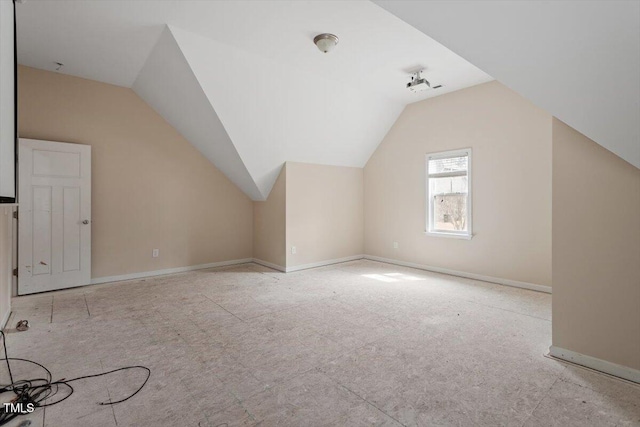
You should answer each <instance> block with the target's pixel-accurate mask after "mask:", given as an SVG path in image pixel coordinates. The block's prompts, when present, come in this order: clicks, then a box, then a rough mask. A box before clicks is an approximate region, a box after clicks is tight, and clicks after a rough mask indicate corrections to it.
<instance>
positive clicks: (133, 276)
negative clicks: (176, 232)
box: [90, 258, 253, 285]
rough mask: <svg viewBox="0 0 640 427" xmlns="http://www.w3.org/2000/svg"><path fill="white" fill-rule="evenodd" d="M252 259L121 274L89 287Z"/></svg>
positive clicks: (94, 281) (94, 280) (97, 279)
mask: <svg viewBox="0 0 640 427" xmlns="http://www.w3.org/2000/svg"><path fill="white" fill-rule="evenodd" d="M252 261H253V259H252V258H243V259H232V260H229V261H220V262H211V263H209V264H198V265H190V266H187V267H175V268H167V269H164V270H155V271H143V272H141V273H131V274H123V275H120V276H107V277H96V278H93V279H91V282H90V284H91V285H97V284H100V283H108V282H122V281H123V280H134V279H142V278H145V277H153V276H164V275H165V274H174V273H184V272H185V271H194V270H203V269H205V268H215V267H225V266H227V265H236V264H246V263H249V262H252Z"/></svg>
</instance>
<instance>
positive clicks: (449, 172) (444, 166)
mask: <svg viewBox="0 0 640 427" xmlns="http://www.w3.org/2000/svg"><path fill="white" fill-rule="evenodd" d="M470 164H471V149H465V150H457V151H448V152H445V153H435V154H429V155H427V177H428V178H427V179H428V183H427V188H428V193H429V194H428V203H429V206H428V212H429V215H428V216H429V218H428V224H427V230H428V232H430V233H437V234H451V235H454V236H462V237H470V236H471V198H470V197H469V193H470V181H471V180H470V173H471V168H470Z"/></svg>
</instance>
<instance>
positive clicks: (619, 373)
mask: <svg viewBox="0 0 640 427" xmlns="http://www.w3.org/2000/svg"><path fill="white" fill-rule="evenodd" d="M549 355H550V356H551V357H555V358H557V359H561V360H564V361H566V362H571V363H575V364H577V365H581V366H584V367H587V368H590V369H595V370H596V371H600V372H604V373H605V374H609V375H613V376H614V377H619V378H622V379H625V380H628V381H632V382H634V383H640V371H639V370H637V369H633V368H629V367H628V366H622V365H618V364H617V363H612V362H607V361H606V360H602V359H598V358H596V357H592V356H587V355H586V354H581V353H577V352H575V351H571V350H567V349H564V348H560V347H556V346H554V345H552V346H551V347H549Z"/></svg>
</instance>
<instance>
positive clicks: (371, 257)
mask: <svg viewBox="0 0 640 427" xmlns="http://www.w3.org/2000/svg"><path fill="white" fill-rule="evenodd" d="M364 258H365V259H368V260H371V261H379V262H385V263H387V264H395V265H401V266H403V267H411V268H417V269H418V270H426V271H432V272H434V273H442V274H449V275H451V276H458V277H464V278H466V279H473V280H480V281H482V282H490V283H496V284H498V285H505V286H512V287H514V288H522V289H529V290H531V291H538V292H545V293H547V294H550V293H551V286H545V285H537V284H535V283H527V282H519V281H517V280H510V279H501V278H499V277H491V276H483V275H481V274H475V273H467V272H464V271H457V270H449V269H447V268H440V267H431V266H429V265H423V264H416V263H413V262H406V261H399V260H396V259H390V258H383V257H379V256H374V255H365V256H364Z"/></svg>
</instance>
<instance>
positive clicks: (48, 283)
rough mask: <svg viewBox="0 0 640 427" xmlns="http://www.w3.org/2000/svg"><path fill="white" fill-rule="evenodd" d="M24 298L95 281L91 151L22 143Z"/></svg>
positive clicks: (20, 187)
mask: <svg viewBox="0 0 640 427" xmlns="http://www.w3.org/2000/svg"><path fill="white" fill-rule="evenodd" d="M18 155H19V163H18V166H19V168H20V169H19V172H18V174H19V181H18V203H19V205H18V294H19V295H24V294H31V293H34V292H44V291H51V290H54V289H62V288H71V287H74V286H82V285H88V284H89V282H90V280H91V146H89V145H80V144H67V143H62V142H52V141H38V140H35V139H20V144H19V152H18Z"/></svg>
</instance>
